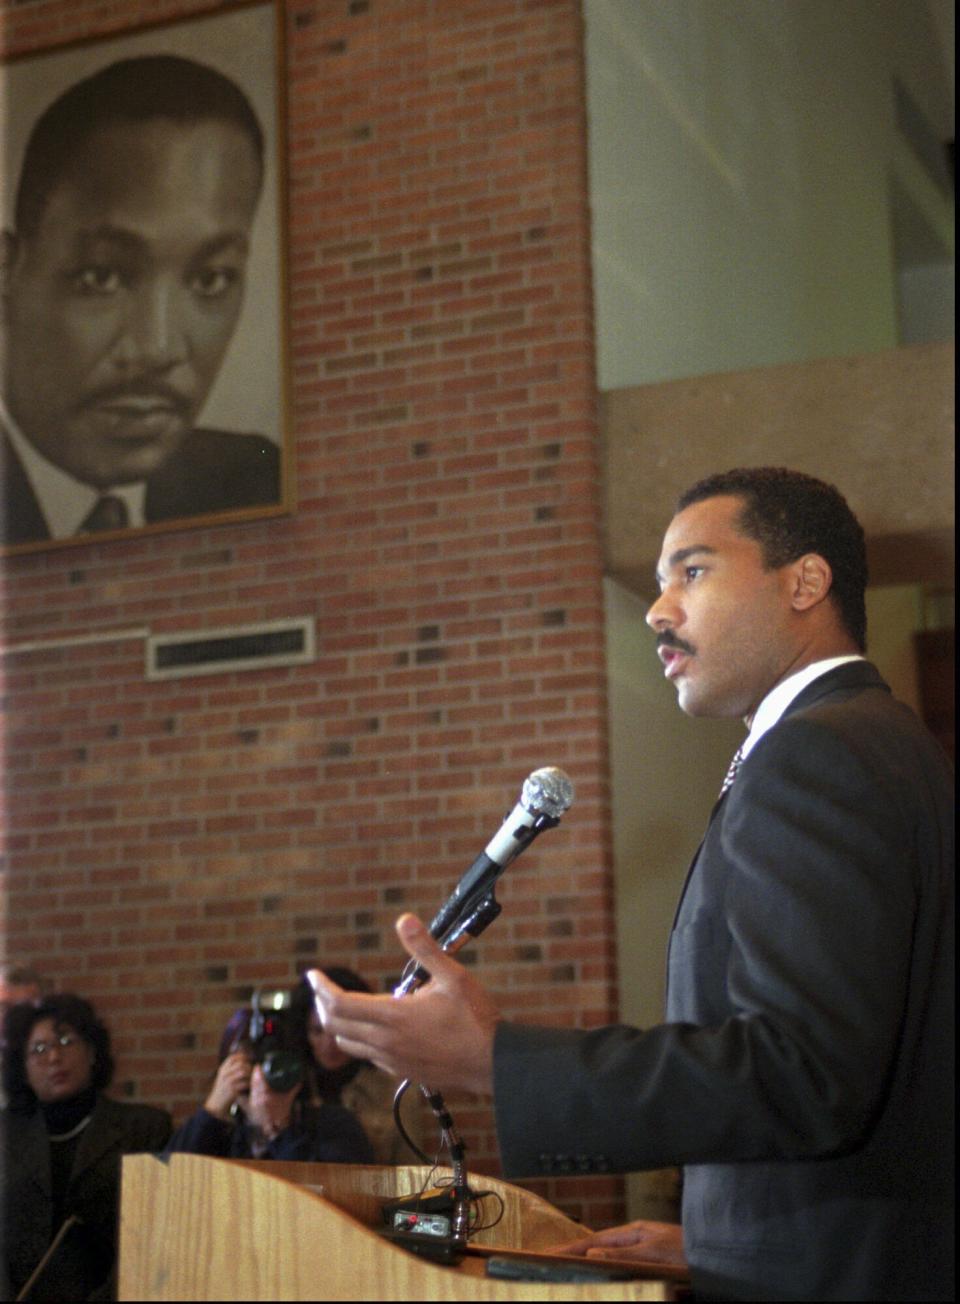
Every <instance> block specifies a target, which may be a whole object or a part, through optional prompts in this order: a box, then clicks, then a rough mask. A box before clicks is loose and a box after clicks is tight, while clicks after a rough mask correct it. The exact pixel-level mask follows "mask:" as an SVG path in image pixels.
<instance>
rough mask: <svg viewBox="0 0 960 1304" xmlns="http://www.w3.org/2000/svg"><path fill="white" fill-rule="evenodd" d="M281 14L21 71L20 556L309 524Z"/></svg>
mask: <svg viewBox="0 0 960 1304" xmlns="http://www.w3.org/2000/svg"><path fill="white" fill-rule="evenodd" d="M281 4H282V0H261V2H260V3H238V4H236V5H232V6H228V7H227V8H224V7H223V6H221V7H219V8H218V9H217V10H216V11H215V12H210V13H206V14H203V13H201V14H196V15H193V16H191V17H190V18H188V19H182V20H179V21H176V22H170V23H163V24H156V25H152V26H150V27H146V28H142V27H141V28H138V29H137V30H136V31H133V32H130V33H124V34H119V35H117V34H114V35H111V36H110V37H107V38H102V39H99V38H98V39H95V40H90V41H84V42H82V43H79V44H72V45H69V46H61V47H56V48H53V49H48V50H45V51H43V52H42V53H37V54H32V55H29V56H25V57H23V58H15V59H11V60H9V61H7V62H6V63H4V64H3V65H2V66H0V82H2V84H0V143H2V149H3V157H2V166H0V200H2V223H3V235H2V239H3V251H2V261H0V310H2V317H0V366H2V374H0V440H2V448H0V551H2V553H4V554H13V553H20V552H28V551H36V550H38V549H47V548H56V547H62V546H66V545H70V544H78V543H84V542H90V541H91V540H92V539H94V538H96V539H110V538H118V537H121V538H122V537H128V536H130V535H131V534H134V533H137V532H143V531H149V532H158V531H163V530H172V529H184V528H187V527H194V526H198V525H203V526H207V525H211V524H225V523H228V522H231V523H232V522H243V521H248V520H254V519H258V518H261V517H265V516H277V515H280V514H284V513H287V512H290V511H292V510H293V506H294V476H293V455H292V431H291V428H290V416H289V399H288V395H289V355H288V348H287V310H286V258H285V234H286V220H285V219H286V204H285V166H284V161H285V160H284V151H285V145H284V139H285V131H284V113H283V95H284V79H283V65H284V51H283V20H282V8H281Z"/></svg>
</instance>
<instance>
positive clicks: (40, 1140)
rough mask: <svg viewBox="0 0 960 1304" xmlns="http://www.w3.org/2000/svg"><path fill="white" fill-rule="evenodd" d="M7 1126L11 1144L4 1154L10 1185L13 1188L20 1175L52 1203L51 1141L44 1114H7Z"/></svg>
mask: <svg viewBox="0 0 960 1304" xmlns="http://www.w3.org/2000/svg"><path fill="white" fill-rule="evenodd" d="M6 1123H7V1127H8V1128H10V1131H11V1134H12V1135H11V1141H12V1144H11V1145H9V1146H8V1151H7V1156H8V1162H9V1164H10V1169H11V1172H10V1184H11V1186H13V1185H14V1180H13V1179H14V1176H15V1175H16V1176H19V1175H20V1174H23V1175H24V1176H25V1177H26V1178H27V1179H28V1180H29V1181H31V1182H33V1184H34V1185H35V1186H36V1187H38V1188H39V1190H40V1191H42V1192H43V1195H44V1197H45V1198H46V1199H47V1200H52V1199H53V1184H52V1182H51V1179H50V1142H49V1141H48V1140H47V1129H46V1128H45V1126H44V1123H43V1115H42V1114H41V1113H40V1111H39V1109H38V1110H36V1112H35V1113H33V1114H31V1115H30V1116H29V1117H27V1118H24V1117H22V1116H20V1115H11V1114H8V1115H7V1120H6Z"/></svg>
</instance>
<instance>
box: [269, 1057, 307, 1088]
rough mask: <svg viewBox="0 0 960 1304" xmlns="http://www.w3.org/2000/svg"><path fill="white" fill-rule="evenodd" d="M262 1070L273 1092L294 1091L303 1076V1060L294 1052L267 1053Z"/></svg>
mask: <svg viewBox="0 0 960 1304" xmlns="http://www.w3.org/2000/svg"><path fill="white" fill-rule="evenodd" d="M260 1068H261V1071H262V1072H263V1078H264V1081H265V1082H266V1084H267V1086H268V1087H269V1088H270V1090H271V1091H292V1090H293V1088H294V1087H295V1086H296V1085H297V1083H298V1082H299V1081H300V1080H301V1078H302V1076H303V1060H302V1059H301V1058H300V1056H299V1055H298V1054H297V1053H296V1051H292V1050H271V1051H267V1053H266V1054H265V1055H264V1057H263V1059H262V1061H261V1063H260Z"/></svg>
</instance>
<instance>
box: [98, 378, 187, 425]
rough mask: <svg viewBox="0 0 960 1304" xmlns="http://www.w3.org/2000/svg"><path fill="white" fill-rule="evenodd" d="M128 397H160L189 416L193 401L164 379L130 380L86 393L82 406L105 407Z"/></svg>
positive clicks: (162, 400) (164, 402) (163, 401)
mask: <svg viewBox="0 0 960 1304" xmlns="http://www.w3.org/2000/svg"><path fill="white" fill-rule="evenodd" d="M127 399H134V400H136V399H159V400H160V402H161V403H163V404H165V405H166V406H168V407H172V408H174V409H175V410H176V411H177V412H179V413H180V414H181V415H183V416H189V415H190V411H191V403H190V400H189V399H188V398H187V396H186V395H185V394H182V393H181V392H180V390H178V389H174V387H173V386H172V385H168V384H166V382H164V381H162V380H151V379H148V378H144V379H143V380H128V381H123V382H118V383H117V384H116V385H103V386H102V387H101V388H100V389H95V390H92V391H91V392H90V393H89V394H86V395H84V398H83V402H82V403H81V405H80V406H81V407H84V408H89V407H104V406H108V405H109V404H111V403H121V404H122V403H123V402H124V401H125V400H127Z"/></svg>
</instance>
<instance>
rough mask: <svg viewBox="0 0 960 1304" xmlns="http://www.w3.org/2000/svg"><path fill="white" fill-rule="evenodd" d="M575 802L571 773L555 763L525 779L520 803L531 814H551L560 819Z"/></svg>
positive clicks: (553, 817)
mask: <svg viewBox="0 0 960 1304" xmlns="http://www.w3.org/2000/svg"><path fill="white" fill-rule="evenodd" d="M572 802H573V784H572V783H571V781H570V777H569V775H567V774H565V773H564V772H563V770H558V769H557V768H556V766H554V765H546V766H544V768H543V769H542V770H534V771H533V773H532V774H530V775H528V776H527V778H526V779H524V781H523V791H522V792H521V794H520V805H521V806H522V807H523V808H524V810H527V811H529V812H530V814H531V815H549V816H550V818H551V819H555V820H558V819H559V818H560V816H561V815H562V814H563V812H564V811H565V810H568V809H569V807H570V805H571V804H572Z"/></svg>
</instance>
